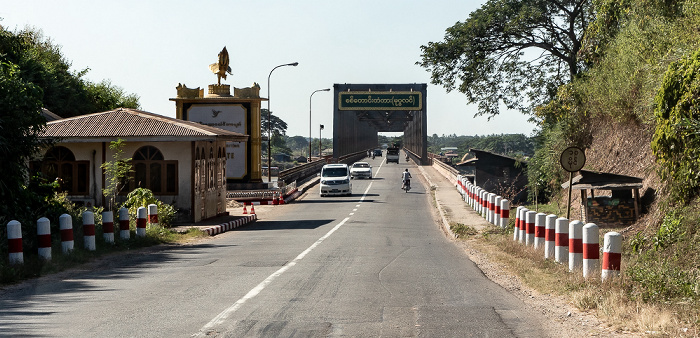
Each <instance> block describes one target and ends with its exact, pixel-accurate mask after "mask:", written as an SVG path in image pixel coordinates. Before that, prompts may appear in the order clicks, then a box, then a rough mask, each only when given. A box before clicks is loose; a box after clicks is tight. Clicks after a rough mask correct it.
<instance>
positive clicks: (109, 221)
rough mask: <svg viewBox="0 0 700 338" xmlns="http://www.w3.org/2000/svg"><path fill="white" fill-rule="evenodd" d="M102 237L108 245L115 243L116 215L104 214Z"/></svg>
mask: <svg viewBox="0 0 700 338" xmlns="http://www.w3.org/2000/svg"><path fill="white" fill-rule="evenodd" d="M102 237H103V238H104V239H105V242H107V243H114V213H112V212H111V211H104V212H102Z"/></svg>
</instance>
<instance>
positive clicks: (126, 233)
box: [119, 208, 131, 239]
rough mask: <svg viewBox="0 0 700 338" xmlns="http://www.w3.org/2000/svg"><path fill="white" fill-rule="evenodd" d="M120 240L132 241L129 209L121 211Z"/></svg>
mask: <svg viewBox="0 0 700 338" xmlns="http://www.w3.org/2000/svg"><path fill="white" fill-rule="evenodd" d="M119 238H121V239H131V230H130V225H129V209H127V208H121V209H119Z"/></svg>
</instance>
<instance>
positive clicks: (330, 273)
mask: <svg viewBox="0 0 700 338" xmlns="http://www.w3.org/2000/svg"><path fill="white" fill-rule="evenodd" d="M382 160H383V158H382V157H377V158H376V159H375V160H373V161H372V160H370V162H372V165H373V166H374V168H373V169H374V176H375V178H374V179H372V180H353V192H354V194H353V196H349V197H324V198H321V197H319V195H318V188H317V187H314V188H312V189H311V190H310V191H309V192H308V193H307V195H305V196H303V197H302V198H301V199H299V200H298V201H297V202H295V203H292V204H289V205H285V206H283V207H274V208H272V210H270V211H269V212H267V213H266V214H265V216H264V218H263V219H262V220H259V221H258V222H257V223H255V224H253V225H251V226H247V227H244V228H240V229H237V230H236V231H232V232H227V233H224V234H221V235H218V236H216V237H215V238H212V239H210V240H206V241H204V242H202V243H200V244H196V245H189V246H178V247H160V248H156V249H152V250H146V251H144V252H139V253H127V254H124V255H122V256H121V257H111V258H110V259H107V260H104V261H103V262H100V263H96V264H90V265H89V266H86V268H84V269H78V270H72V271H70V272H69V273H62V274H59V275H56V276H50V277H46V278H40V279H37V280H33V281H29V282H26V283H24V284H22V285H17V286H12V287H9V288H7V289H5V290H1V291H0V335H2V336H42V337H44V336H61V337H69V336H70V337H98V336H99V337H108V336H113V337H117V336H119V337H126V336H132V337H189V336H225V337H326V336H331V337H344V336H347V337H378V336H384V337H412V336H423V337H467V336H476V337H511V336H517V337H541V336H545V335H546V334H545V333H543V332H542V331H540V327H539V324H538V321H537V320H536V319H533V318H535V317H536V316H533V315H532V313H531V312H532V310H528V308H527V307H526V306H525V305H524V304H523V303H522V302H521V301H520V300H518V299H517V298H516V297H514V296H512V295H510V294H509V293H508V292H506V291H505V290H504V289H502V288H501V287H500V286H498V285H496V284H494V283H493V282H491V281H489V280H488V279H487V278H486V277H484V276H483V274H482V273H481V271H480V270H479V269H478V268H477V267H476V266H475V265H474V264H473V263H472V262H471V261H469V260H468V258H467V257H466V255H465V254H464V252H463V250H462V249H461V248H459V247H458V246H457V245H455V243H452V242H451V241H450V240H449V239H447V238H446V236H445V235H444V234H443V233H442V232H441V230H440V228H439V227H438V226H437V225H436V224H435V221H434V219H433V216H432V214H431V209H432V206H431V205H430V200H429V197H430V192H429V191H428V190H427V189H426V187H425V186H424V184H423V183H422V182H421V181H420V180H418V179H417V178H416V176H418V175H419V173H418V170H416V168H415V167H413V166H410V165H409V164H407V163H405V162H403V161H402V163H401V164H399V165H396V164H386V163H384V164H381V165H380V163H382ZM405 168H411V172H412V173H413V176H414V179H413V180H412V183H413V184H412V185H413V189H412V190H411V191H410V192H408V193H405V192H404V191H403V190H400V183H401V182H400V173H401V171H403V170H404V169H405Z"/></svg>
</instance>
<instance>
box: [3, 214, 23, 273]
mask: <svg viewBox="0 0 700 338" xmlns="http://www.w3.org/2000/svg"><path fill="white" fill-rule="evenodd" d="M7 249H8V250H7V251H8V252H9V253H10V254H9V259H10V264H24V250H23V249H22V223H20V222H19V221H15V220H11V221H9V222H7Z"/></svg>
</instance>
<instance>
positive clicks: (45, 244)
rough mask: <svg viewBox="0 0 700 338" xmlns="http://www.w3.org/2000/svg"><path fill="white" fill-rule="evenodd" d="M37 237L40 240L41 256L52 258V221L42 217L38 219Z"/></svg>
mask: <svg viewBox="0 0 700 338" xmlns="http://www.w3.org/2000/svg"><path fill="white" fill-rule="evenodd" d="M36 237H37V242H39V257H41V258H43V259H44V260H47V261H50V260H51V221H49V219H48V218H46V217H42V218H39V220H37V221H36Z"/></svg>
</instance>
